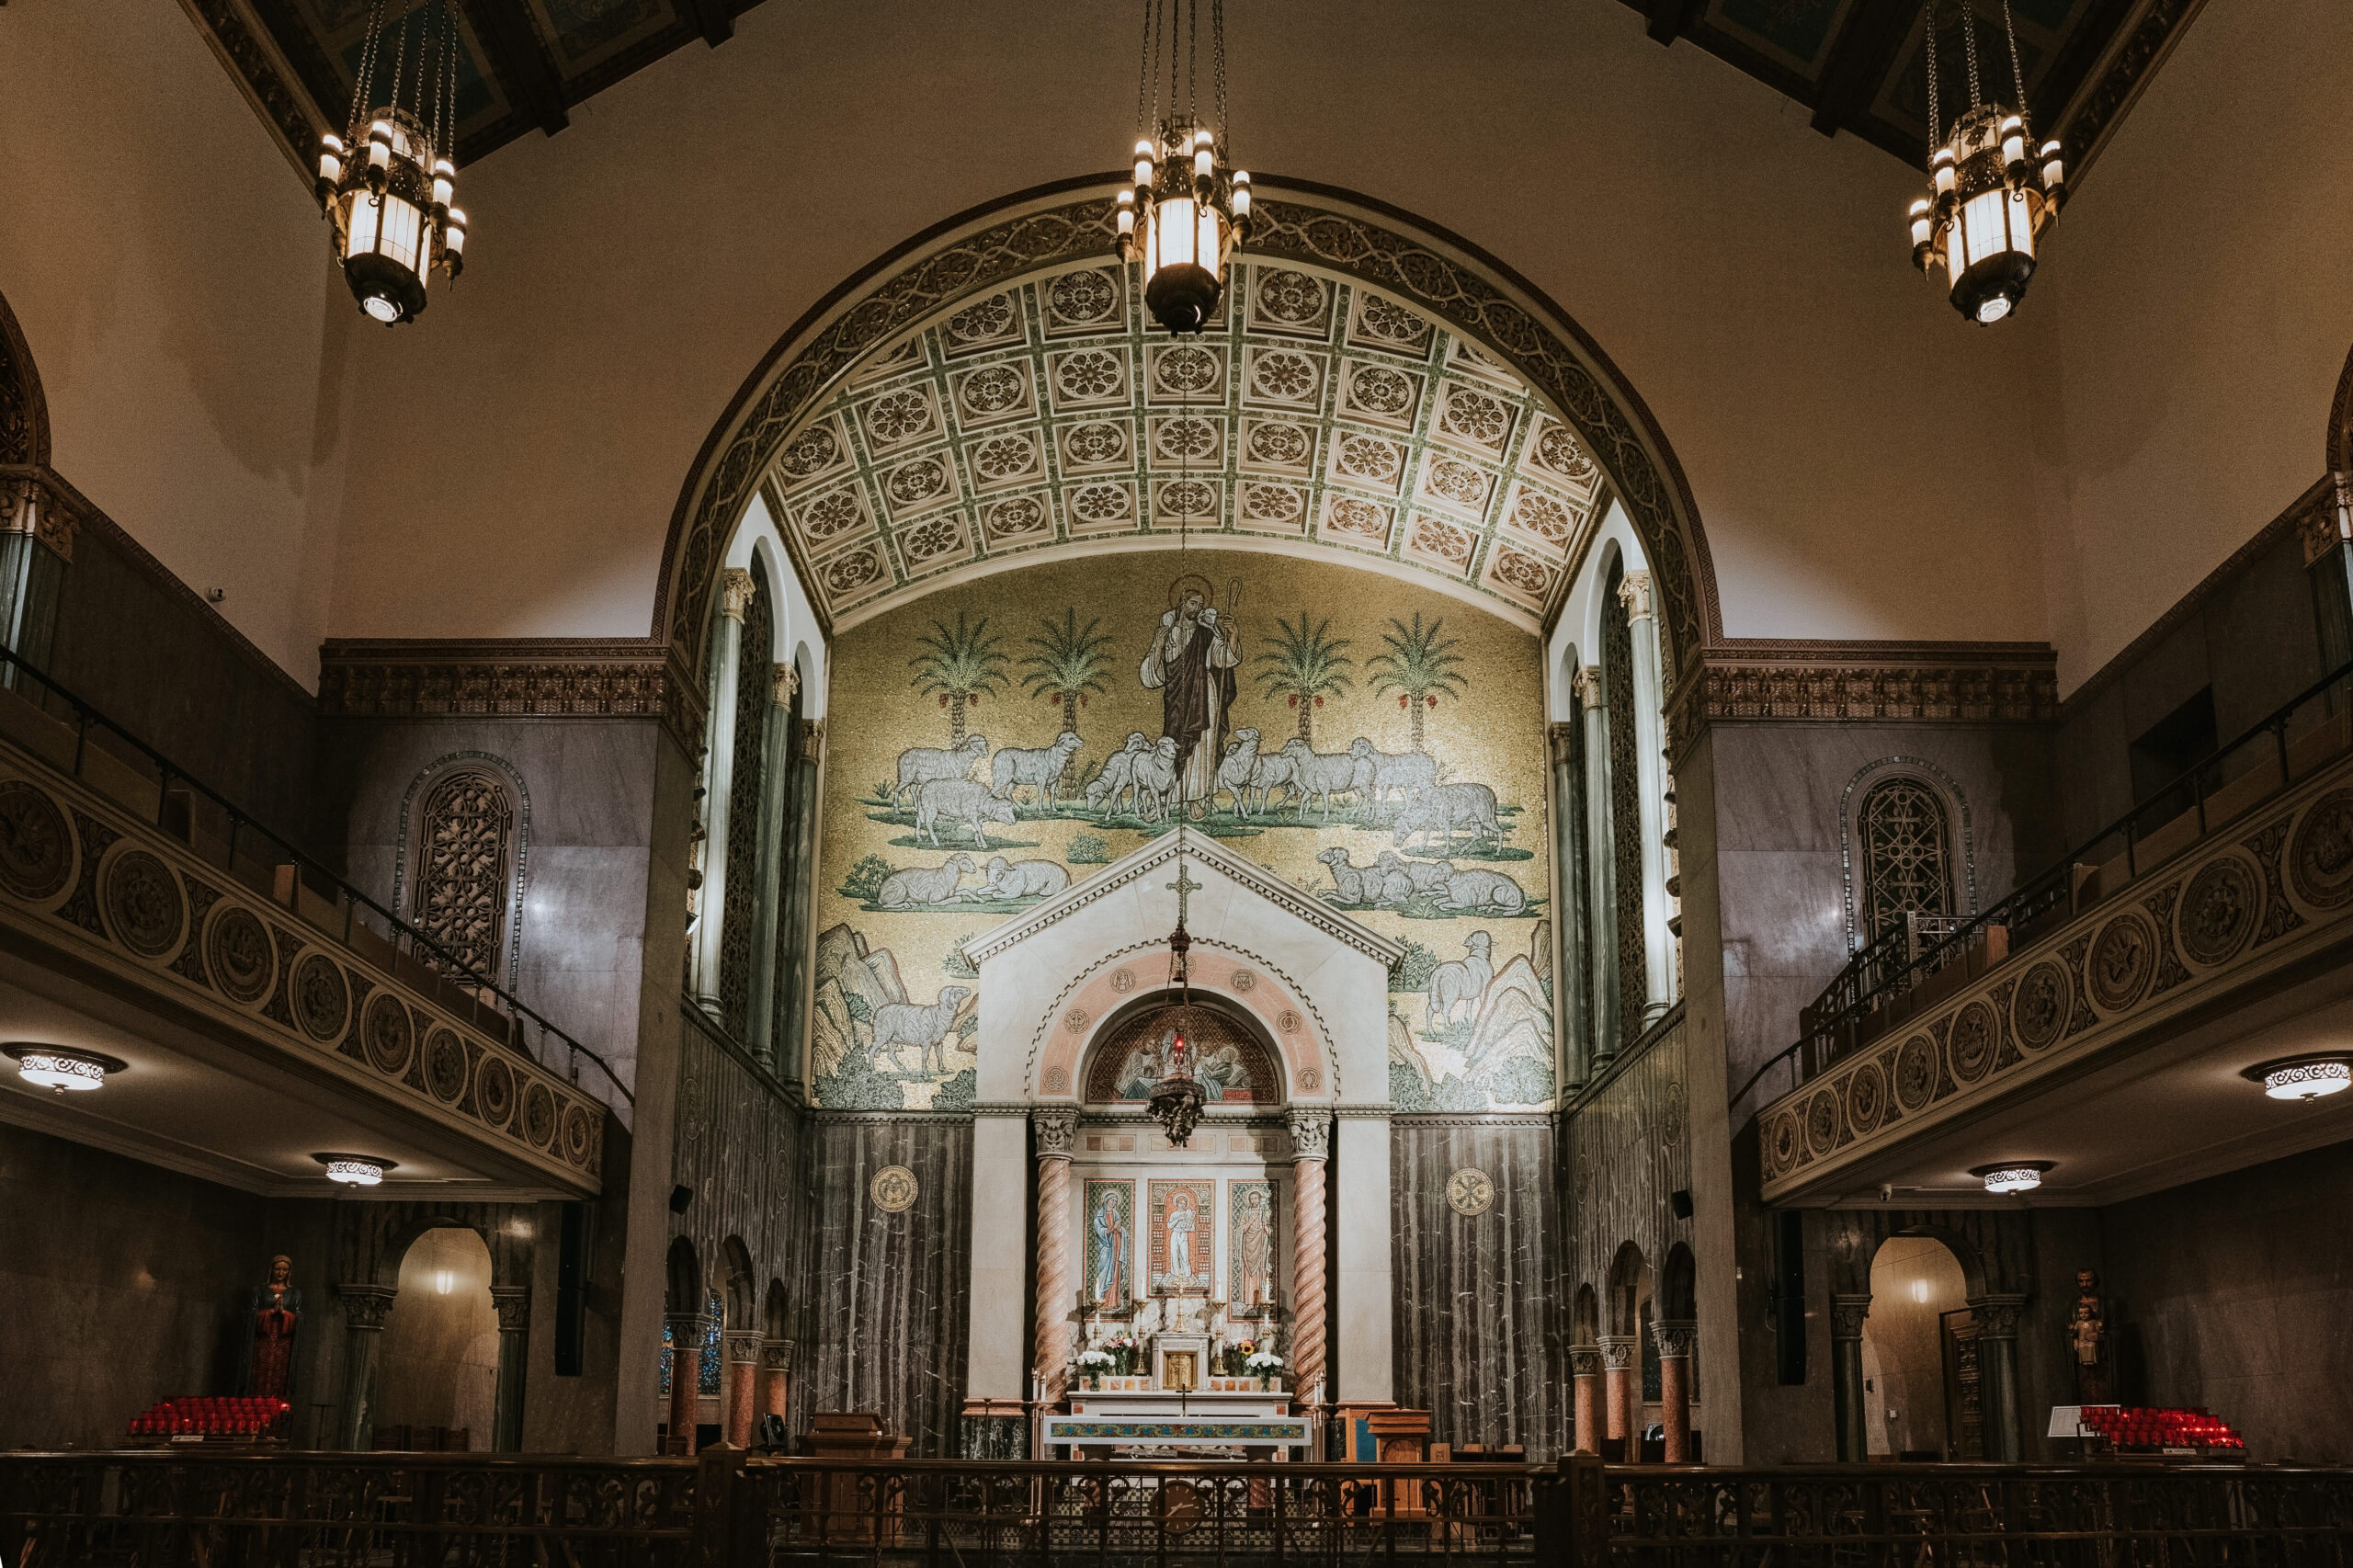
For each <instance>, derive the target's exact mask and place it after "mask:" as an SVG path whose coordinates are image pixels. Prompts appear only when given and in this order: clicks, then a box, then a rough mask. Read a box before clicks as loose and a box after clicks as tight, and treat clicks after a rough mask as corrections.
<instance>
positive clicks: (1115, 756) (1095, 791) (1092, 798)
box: [1086, 730, 1152, 810]
mask: <svg viewBox="0 0 2353 1568" xmlns="http://www.w3.org/2000/svg"><path fill="white" fill-rule="evenodd" d="M1151 744H1152V743H1151V742H1149V741H1147V740H1145V739H1144V738H1143V732H1142V730H1131V731H1129V732H1128V739H1127V744H1124V745H1122V746H1121V747H1120V749H1119V750H1118V751H1115V752H1113V753H1112V754H1111V755H1110V756H1107V757H1105V758H1104V759H1103V766H1102V767H1101V768H1099V769H1097V772H1096V775H1095V777H1094V778H1091V779H1089V780H1088V781H1087V785H1086V803H1087V806H1088V807H1089V808H1090V809H1093V808H1097V807H1102V808H1104V809H1107V810H1108V807H1107V806H1106V805H1105V802H1107V801H1110V800H1112V799H1113V798H1115V797H1117V796H1119V795H1122V794H1125V793H1126V792H1127V789H1128V780H1129V775H1130V773H1131V771H1132V770H1133V769H1134V767H1135V765H1136V757H1137V756H1139V755H1141V754H1142V752H1144V751H1145V750H1147V749H1149V748H1150V746H1151Z"/></svg>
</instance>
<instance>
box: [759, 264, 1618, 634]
mask: <svg viewBox="0 0 2353 1568" xmlns="http://www.w3.org/2000/svg"><path fill="white" fill-rule="evenodd" d="M1131 284H1132V273H1131V269H1129V268H1126V267H1120V266H1118V265H1115V264H1113V263H1112V262H1111V261H1109V260H1108V258H1106V259H1104V260H1102V261H1098V262H1092V263H1088V264H1085V265H1080V266H1063V267H1054V268H1050V269H1044V270H1040V271H1039V272H1036V273H1033V274H1030V275H1029V276H1027V277H1024V278H1019V279H1018V280H1017V281H1014V282H1012V283H1010V284H1008V285H1006V286H1005V287H1002V288H1000V289H998V290H995V291H993V292H990V293H987V294H984V295H982V296H980V297H979V298H977V299H964V300H960V301H957V302H956V303H955V304H954V305H952V306H950V307H945V308H942V309H941V310H940V311H938V312H936V313H935V314H933V315H931V316H930V317H928V318H926V319H925V320H924V321H923V322H922V323H921V324H919V325H917V326H916V327H915V328H914V329H913V330H911V331H908V332H904V333H902V334H901V335H898V336H896V337H895V338H893V339H892V341H890V342H889V343H887V344H885V345H883V346H881V347H879V348H877V349H875V350H874V351H872V352H870V353H869V354H868V355H867V356H866V357H864V358H861V359H859V360H858V361H857V362H856V363H854V364H853V365H851V366H850V367H849V368H848V369H847V371H846V372H845V373H844V374H843V375H842V376H841V377H840V378H838V381H837V383H836V384H835V386H834V387H833V388H832V389H831V390H830V391H829V392H827V393H826V394H825V395H824V397H822V398H821V399H819V400H818V401H817V402H816V403H815V404H814V406H813V409H812V411H811V412H810V414H809V415H807V416H806V417H805V418H804V419H803V420H802V421H801V424H800V426H798V428H797V429H796V430H795V431H794V432H793V433H792V434H790V435H789V436H788V437H786V438H785V439H784V440H783V442H782V443H781V444H780V445H779V447H778V449H777V456H776V458H775V460H774V461H773V462H772V464H771V465H770V467H769V469H768V472H767V475H766V483H765V484H764V485H763V489H764V491H765V492H766V494H767V497H768V503H769V507H770V510H771V511H772V512H773V513H774V514H775V515H776V520H777V523H778V527H779V530H780V531H781V532H782V533H783V535H784V537H785V539H786V541H787V543H788V546H789V547H790V549H791V550H792V551H793V553H794V555H795V556H796V558H797V561H798V562H799V564H800V566H801V572H802V575H803V578H804V580H805V581H806V582H807V583H808V585H809V587H810V592H811V594H812V596H813V597H814V598H815V599H817V601H818V602H819V604H820V606H821V608H823V609H824V612H825V613H826V614H827V615H828V616H829V617H830V618H831V619H832V620H833V622H834V624H835V627H836V628H839V627H841V626H844V625H847V624H851V623H855V622H856V621H858V620H863V619H868V618H870V617H871V616H873V615H875V614H876V613H879V612H880V611H882V610H884V609H887V608H892V607H894V606H895V605H898V604H900V603H903V602H905V601H906V600H908V599H911V598H914V597H918V596H920V595H922V594H924V593H926V592H928V591H930V590H931V589H933V588H936V587H938V586H940V585H944V584H946V583H948V582H950V581H954V580H956V579H958V578H961V577H963V576H966V575H969V574H973V573H975V572H980V571H986V570H990V569H993V568H998V567H1002V566H1004V565H1006V564H1007V563H1009V562H1017V561H1018V562H1023V563H1027V562H1029V561H1032V560H1044V559H1048V558H1051V557H1058V556H1066V555H1069V554H1073V553H1086V552H1089V551H1111V550H1120V549H1136V548H1151V547H1154V545H1157V544H1165V545H1167V546H1171V547H1173V546H1174V545H1175V544H1176V542H1177V540H1178V537H1179V535H1180V534H1183V535H1186V536H1188V537H1189V538H1190V539H1191V540H1194V541H1196V542H1199V543H1203V544H1211V543H1214V544H1218V545H1223V546H1234V545H1241V546H1243V547H1245V548H1248V547H1262V548H1277V549H1281V548H1289V549H1292V550H1298V551H1313V552H1317V553H1322V554H1329V555H1336V556H1339V557H1342V558H1344V559H1347V561H1349V562H1352V563H1355V564H1358V565H1362V566H1367V567H1370V568H1373V569H1375V570H1384V571H1391V572H1395V573H1401V574H1408V575H1411V576H1415V577H1419V578H1422V579H1425V580H1432V581H1435V582H1436V583H1438V584H1441V585H1445V586H1447V587H1448V588H1449V589H1452V590H1454V591H1456V592H1458V593H1460V594H1461V595H1464V596H1466V597H1472V598H1474V599H1475V600H1477V601H1479V602H1481V603H1483V604H1484V605H1485V606H1486V607H1487V608H1491V609H1493V610H1495V612H1496V613H1498V614H1501V615H1504V616H1506V617H1507V618H1508V619H1513V620H1515V621H1518V623H1520V624H1522V625H1525V626H1527V627H1529V629H1530V630H1533V629H1534V628H1535V627H1536V625H1537V624H1538V623H1539V621H1540V619H1541V618H1542V617H1543V615H1544V614H1545V612H1546V611H1547V610H1548V609H1549V608H1551V606H1552V602H1553V600H1554V599H1555V598H1556V597H1558V596H1559V594H1560V593H1561V592H1562V591H1563V589H1564V588H1565V586H1566V582H1567V576H1568V572H1569V569H1570V566H1571V563H1572V562H1574V560H1575V558H1576V555H1577V553H1578V552H1579V551H1580V550H1581V549H1582V547H1583V545H1584V543H1585V542H1586V539H1587V538H1588V536H1589V535H1590V533H1591V530H1592V528H1593V527H1594V523H1595V517H1596V513H1597V508H1598V507H1599V506H1601V505H1602V504H1603V500H1602V479H1601V475H1600V473H1599V471H1598V470H1597V466H1596V465H1595V463H1594V461H1593V460H1592V458H1591V457H1589V456H1588V455H1587V454H1586V450H1585V449H1584V447H1583V445H1582V444H1581V443H1580V442H1579V440H1578V439H1577V437H1575V435H1574V433H1573V432H1572V431H1571V429H1570V428H1569V426H1567V425H1566V424H1565V423H1563V420H1562V419H1561V418H1560V416H1559V415H1558V413H1557V411H1556V410H1554V409H1553V408H1552V406H1551V404H1550V403H1548V402H1547V400H1545V399H1544V398H1543V397H1542V396H1541V395H1540V394H1539V393H1538V392H1536V391H1535V390H1534V389H1533V388H1531V387H1530V386H1529V384H1528V383H1527V381H1524V380H1522V379H1521V378H1520V377H1519V376H1518V374H1517V373H1515V372H1514V371H1512V370H1511V369H1507V368H1506V367H1505V365H1504V364H1503V363H1502V362H1501V361H1500V360H1499V359H1497V358H1495V357H1493V356H1491V355H1489V354H1486V353H1484V352H1483V351H1482V350H1481V349H1480V348H1479V347H1476V346H1475V345H1473V344H1472V343H1471V342H1469V341H1467V340H1466V339H1464V338H1463V337H1462V336H1461V335H1459V334H1457V333H1456V332H1454V331H1452V330H1451V329H1449V327H1447V326H1446V325H1444V324H1441V323H1439V322H1438V321H1436V320H1434V319H1433V318H1431V317H1430V316H1428V315H1427V314H1426V313H1424V312H1419V311H1416V310H1415V309H1414V308H1412V307H1411V306H1409V305H1408V304H1406V303H1404V301H1400V300H1398V299H1396V298H1394V297H1392V295H1390V294H1387V293H1384V292H1382V291H1381V290H1377V289H1373V288H1370V287H1369V286H1367V285H1366V284H1364V283H1363V282H1361V281H1359V280H1357V279H1353V278H1344V277H1342V276H1339V275H1338V274H1336V273H1328V272H1324V271H1322V270H1319V269H1312V268H1307V267H1299V266H1294V265H1288V264H1278V263H1271V262H1267V261H1259V260H1252V259H1248V258H1247V256H1246V253H1245V254H1243V255H1238V256H1236V258H1235V264H1234V269H1233V278H1232V279H1231V281H1230V283H1229V286H1228V288H1227V289H1226V290H1225V298H1224V301H1223V305H1222V310H1221V312H1220V315H1219V317H1218V319H1217V320H1215V321H1214V322H1213V323H1212V324H1211V325H1210V326H1209V328H1208V329H1207V330H1206V331H1205V332H1204V333H1203V334H1202V335H1201V336H1200V337H1199V338H1193V337H1186V338H1182V339H1179V338H1175V337H1172V336H1171V335H1169V334H1168V333H1167V332H1165V330H1163V329H1162V328H1160V327H1159V326H1157V325H1151V326H1149V327H1147V322H1148V317H1147V316H1146V315H1145V313H1144V312H1143V310H1142V301H1140V300H1139V299H1138V298H1136V297H1135V290H1134V289H1133V288H1132V286H1131Z"/></svg>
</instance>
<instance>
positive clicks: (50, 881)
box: [0, 778, 74, 903]
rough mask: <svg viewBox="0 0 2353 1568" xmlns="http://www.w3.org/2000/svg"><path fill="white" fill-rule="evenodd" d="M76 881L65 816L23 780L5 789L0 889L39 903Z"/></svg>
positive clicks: (1, 787)
mask: <svg viewBox="0 0 2353 1568" xmlns="http://www.w3.org/2000/svg"><path fill="white" fill-rule="evenodd" d="M73 875H74V836H73V831H72V830H71V829H70V828H68V827H67V826H66V825H65V813H64V812H61V811H59V810H58V809H57V803H56V802H55V801H51V799H50V798H49V797H48V796H47V795H45V794H43V793H42V792H41V791H40V790H36V789H34V788H33V787H32V786H31V785H29V784H28V783H26V782H25V781H24V780H22V779H21V778H12V779H10V780H9V781H8V782H7V783H6V784H0V887H5V888H6V889H7V890H8V891H9V892H12V893H14V894H15V895H16V896H17V897H18V898H21V899H24V900H26V901H27V902H28V903H40V902H41V901H42V900H44V899H51V898H55V897H56V896H57V895H58V894H59V893H62V892H64V891H65V884H66V883H67V882H68V881H71V880H72V878H73Z"/></svg>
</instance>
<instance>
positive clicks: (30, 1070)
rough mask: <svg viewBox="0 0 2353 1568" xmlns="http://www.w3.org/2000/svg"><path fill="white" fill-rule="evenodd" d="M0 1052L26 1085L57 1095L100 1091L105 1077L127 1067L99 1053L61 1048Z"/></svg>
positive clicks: (20, 1048) (28, 1047) (15, 1048)
mask: <svg viewBox="0 0 2353 1568" xmlns="http://www.w3.org/2000/svg"><path fill="white" fill-rule="evenodd" d="M0 1051H5V1052H6V1054H8V1055H9V1056H12V1057H14V1058H16V1062H17V1074H19V1075H20V1076H22V1077H23V1079H24V1080H25V1082H26V1083H28V1084H30V1085H34V1086H35V1087H37V1088H43V1089H51V1090H54V1091H55V1092H56V1093H58V1094H60V1095H64V1094H67V1093H70V1092H74V1091H79V1090H88V1089H97V1088H103V1087H104V1086H105V1085H106V1081H107V1074H109V1073H119V1072H121V1071H123V1069H124V1068H125V1067H127V1066H128V1065H129V1063H128V1062H123V1061H121V1060H120V1059H119V1058H117V1057H112V1056H108V1055H107V1054H106V1053H105V1052H103V1051H74V1050H71V1049H69V1048H67V1047H65V1046H62V1045H29V1044H21V1043H20V1044H16V1045H7V1046H0Z"/></svg>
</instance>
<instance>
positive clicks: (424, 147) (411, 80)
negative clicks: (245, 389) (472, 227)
mask: <svg viewBox="0 0 2353 1568" xmlns="http://www.w3.org/2000/svg"><path fill="white" fill-rule="evenodd" d="M386 3H387V0H375V4H374V6H373V7H372V8H371V9H370V11H369V17H368V37H367V40H366V41H365V42H364V43H363V44H362V45H361V46H360V53H359V74H358V80H357V81H356V82H355V83H354V84H353V86H352V92H351V124H350V128H349V131H348V132H347V135H344V136H337V135H335V134H334V133H333V132H332V131H330V132H329V133H327V134H326V135H324V136H322V137H321V138H319V177H318V183H317V186H316V187H315V188H316V190H317V194H318V198H319V204H320V205H321V206H322V207H324V208H325V209H326V213H327V216H328V217H329V218H330V219H332V220H333V221H334V222H335V261H336V263H337V265H339V266H340V267H342V268H343V277H344V281H345V282H347V283H348V284H350V285H351V293H352V297H353V298H354V299H357V300H358V301H359V308H360V309H361V310H363V311H365V312H368V314H369V316H370V317H372V318H373V319H375V320H377V321H380V322H382V323H383V324H385V325H386V326H394V325H398V324H400V323H402V322H406V321H415V319H416V318H417V316H418V315H419V314H421V313H422V312H424V310H425V305H426V297H425V286H426V279H427V278H429V277H431V276H432V272H433V269H434V268H435V267H439V268H441V270H442V271H444V272H446V273H448V274H449V277H450V278H451V280H452V281H454V280H455V279H456V278H457V276H458V274H459V273H460V272H461V271H463V270H464V269H465V264H466V215H465V214H464V213H463V212H461V211H460V210H458V209H457V208H455V207H452V206H451V205H449V203H450V200H451V199H452V198H453V197H455V195H456V194H457V168H456V166H455V165H452V164H451V163H450V161H449V154H450V153H451V151H452V150H453V144H454V142H456V139H457V124H456V105H457V98H458V64H457V60H458V48H457V45H458V37H457V24H456V23H455V22H454V21H453V20H452V19H451V17H450V15H449V5H448V0H423V4H419V3H418V0H392V3H393V4H394V5H395V6H397V8H398V9H399V11H400V16H399V17H398V18H397V19H396V20H394V21H393V22H392V23H391V24H390V26H387V25H386V22H385V6H386ZM412 23H414V24H415V25H414V26H412V25H411V24H412ZM388 44H389V46H390V52H391V59H390V61H389V62H387V61H386V60H385V53H386V47H387V45H388ZM362 127H365V130H364V131H363V130H362Z"/></svg>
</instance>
